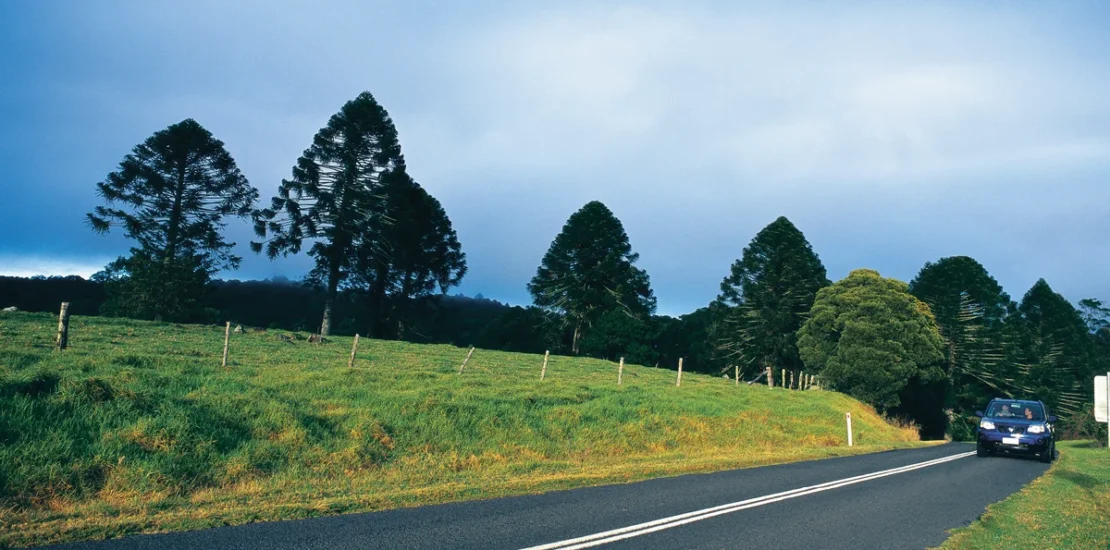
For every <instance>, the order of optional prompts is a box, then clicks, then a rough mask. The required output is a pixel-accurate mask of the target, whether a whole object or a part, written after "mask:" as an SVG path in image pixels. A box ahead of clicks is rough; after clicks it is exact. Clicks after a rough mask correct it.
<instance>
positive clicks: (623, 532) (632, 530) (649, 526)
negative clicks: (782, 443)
mask: <svg viewBox="0 0 1110 550" xmlns="http://www.w3.org/2000/svg"><path fill="white" fill-rule="evenodd" d="M973 454H975V451H970V452H966V453H960V454H956V455H951V456H946V457H943V458H937V459H934V460H927V461H925V462H918V463H916V464H910V465H907V466H901V467H899V468H891V469H889V470H882V471H879V472H873V473H870V474H863V475H858V476H854V477H848V478H844V479H839V480H836V481H829V482H826V483H821V484H818V485H811V486H809V487H801V488H798V489H792V490H790V491H783V492H781V493H774V494H770V495H764V496H761V497H756V498H751V499H747V500H741V501H739V502H733V503H730V504H722V505H720V506H714V507H712V508H706V509H704V510H696V511H693V512H687V513H685V514H679V515H677V516H671V517H667V518H663V519H657V520H654V521H649V522H645V523H638V524H636V525H630V526H628V527H622V528H620V529H613V530H611V531H604V532H601V533H595V534H593V535H586V536H584V537H578V538H573V539H567V540H563V541H559V542H552V543H549V544H543V545H540V546H532V547H529V548H525V549H524V550H579V549H581V548H591V547H594V546H600V545H602V544H608V543H610V542H616V541H619V540H624V539H630V538H633V537H638V536H641V535H646V534H648V533H654V532H656V531H662V530H664V529H670V528H672V527H678V526H680V525H686V524H688V523H693V522H695V521H701V520H704V519H709V518H711V517H715V516H719V515H722V514H729V513H732V512H738V511H740V510H746V509H748V508H755V507H757V506H763V505H765V504H771V503H773V502H779V501H782V500H787V499H791V498H796V497H800V496H805V495H811V494H813V493H820V492H822V491H828V490H831V489H836V488H838V487H844V486H847V485H854V484H856V483H863V482H864V481H870V480H872V479H878V478H881V477H886V476H892V475H896V474H901V473H905V472H910V471H913V470H919V469H921V468H928V467H929V466H934V465H937V464H943V463H945V462H951V461H953V460H959V459H961V458H965V457H969V456H971V455H973Z"/></svg>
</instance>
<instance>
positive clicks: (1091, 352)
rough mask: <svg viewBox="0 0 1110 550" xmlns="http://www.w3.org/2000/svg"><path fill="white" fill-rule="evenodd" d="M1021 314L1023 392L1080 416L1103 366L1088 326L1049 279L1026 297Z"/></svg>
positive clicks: (1019, 336) (1020, 308) (1055, 407)
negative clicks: (1096, 371) (1098, 368)
mask: <svg viewBox="0 0 1110 550" xmlns="http://www.w3.org/2000/svg"><path fill="white" fill-rule="evenodd" d="M1018 311H1019V312H1020V314H1021V317H1020V321H1019V324H1018V325H1017V326H1016V327H1014V328H1015V329H1016V331H1017V333H1018V338H1019V341H1020V345H1021V348H1020V353H1021V357H1022V361H1021V362H1020V364H1019V365H1018V371H1019V373H1020V378H1019V379H1018V380H1017V386H1018V390H1019V391H1020V392H1022V393H1023V394H1025V395H1027V396H1029V397H1030V398H1038V399H1041V400H1044V401H1046V402H1047V403H1048V405H1049V407H1050V408H1054V409H1060V411H1061V412H1062V413H1063V414H1062V415H1061V416H1070V415H1071V414H1074V413H1076V412H1078V411H1079V410H1080V409H1082V408H1083V407H1084V403H1085V402H1086V400H1087V399H1088V398H1089V396H1090V392H1089V389H1090V384H1091V376H1092V375H1093V374H1094V368H1095V366H1096V364H1097V363H1098V361H1097V358H1096V356H1095V349H1094V346H1093V344H1092V341H1091V338H1090V335H1089V332H1088V329H1087V325H1086V323H1084V321H1083V318H1082V317H1081V316H1080V314H1079V312H1078V311H1076V309H1075V307H1073V306H1072V305H1071V303H1070V302H1068V301H1067V299H1065V298H1064V297H1063V296H1061V295H1059V294H1057V293H1056V292H1055V291H1053V290H1052V287H1050V286H1049V285H1048V283H1047V282H1045V280H1044V279H1040V280H1038V281H1037V282H1036V283H1034V284H1033V287H1032V288H1030V289H1029V291H1028V292H1026V293H1025V296H1024V297H1022V299H1021V304H1020V305H1019V306H1018Z"/></svg>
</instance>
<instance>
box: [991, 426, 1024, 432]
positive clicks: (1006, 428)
mask: <svg viewBox="0 0 1110 550" xmlns="http://www.w3.org/2000/svg"><path fill="white" fill-rule="evenodd" d="M997 429H998V433H1003V434H1011V433H1013V434H1023V433H1025V427H1024V426H1002V425H998V428H997Z"/></svg>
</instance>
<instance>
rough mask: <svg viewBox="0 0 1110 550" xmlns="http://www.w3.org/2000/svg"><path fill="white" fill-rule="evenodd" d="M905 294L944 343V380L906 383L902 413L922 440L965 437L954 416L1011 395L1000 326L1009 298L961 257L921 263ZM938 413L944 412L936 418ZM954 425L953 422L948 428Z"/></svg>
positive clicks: (983, 271) (967, 429) (974, 264)
mask: <svg viewBox="0 0 1110 550" xmlns="http://www.w3.org/2000/svg"><path fill="white" fill-rule="evenodd" d="M910 293H911V294H913V295H914V296H916V297H917V298H918V299H919V300H921V301H923V302H925V303H926V304H928V305H929V309H930V310H931V311H932V312H933V314H934V315H935V317H936V321H937V326H938V327H939V329H940V334H941V336H942V337H943V338H944V344H945V346H944V347H945V349H944V353H945V372H946V377H945V379H944V380H941V381H938V382H937V383H936V384H933V385H930V386H929V387H921V386H918V385H916V384H913V385H911V388H910V389H911V392H910V393H911V395H906V396H905V398H904V399H903V404H904V405H907V406H908V408H907V409H906V410H905V411H904V412H906V413H908V414H910V415H911V416H913V417H914V418H916V419H917V422H918V424H920V425H921V426H922V431H923V433H925V434H926V435H928V436H931V437H939V436H941V435H943V430H944V429H945V428H946V426H945V424H946V423H949V424H951V425H950V426H948V427H949V428H951V429H952V430H954V431H951V430H950V434H951V435H953V436H954V437H960V438H962V437H965V436H967V435H970V434H971V431H970V427H971V426H965V425H963V423H961V422H960V418H963V417H967V416H970V413H971V411H974V410H976V409H978V408H981V407H982V405H983V403H985V402H986V401H988V400H989V399H990V398H992V397H997V396H1000V395H1013V387H1012V386H1013V384H1012V383H1011V382H1010V380H1012V378H1013V373H1012V368H1011V364H1010V361H1008V360H1007V359H1008V357H1007V355H1006V345H1005V344H1006V342H1005V332H1004V330H1003V329H1004V323H1005V321H1006V319H1007V315H1008V312H1009V311H1010V309H1012V304H1011V301H1010V297H1009V296H1008V295H1007V294H1006V293H1005V292H1003V290H1002V287H1001V286H999V284H998V282H997V281H996V280H995V279H994V277H991V276H990V274H989V273H987V270H986V269H985V268H984V267H983V266H982V265H981V264H980V263H979V262H977V261H975V260H974V259H972V258H969V257H967V256H953V257H948V258H941V259H940V260H938V261H937V262H936V263H932V262H929V263H926V264H925V266H924V267H922V268H921V271H920V272H919V273H918V274H917V277H915V278H914V279H913V281H910ZM942 411H944V413H946V414H941V412H942ZM952 423H954V424H952Z"/></svg>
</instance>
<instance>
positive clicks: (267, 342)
mask: <svg viewBox="0 0 1110 550" xmlns="http://www.w3.org/2000/svg"><path fill="white" fill-rule="evenodd" d="M55 327H56V321H55V319H53V318H52V317H51V316H50V315H44V314H22V313H18V314H2V316H0V546H2V545H4V544H8V545H13V546H31V545H39V544H46V543H53V542H62V541H73V540H84V539H99V538H111V537H119V536H123V535H128V534H133V533H140V532H157V531H170V530H185V529H197V528H203V527H212V526H219V525H229V524H241V523H247V522H252V521H263V520H278V519H291V518H304V517H311V516H319V515H324V514H334V513H342V512H356V511H373V510H383V509H389V508H396V507H403V506H416V505H424V504H433V503H441V502H450V501H459V500H467V499H475V498H491V497H498V496H506V495H518V494H526V493H535V492H541V491H548V490H554V489H565V488H571V487H581V486H587V485H597V484H601V483H610V482H624V481H632V480H637V479H645V478H649V477H657V476H663V475H675V474H680V473H690V472H708V471H713V470H721V469H726V468H739V467H749V466H757V465H764V464H772V463H782V462H790V461H795V460H804V459H814V458H823V457H831V456H842V455H847V454H859V453H865V452H870V451H877V450H883V449H891V448H898V447H907V446H913V445H920V444H921V443H920V442H918V441H917V435H916V433H915V431H914V430H913V429H912V428H909V427H900V426H894V425H891V424H889V423H887V422H885V421H884V420H883V419H882V418H881V417H879V415H877V414H876V413H875V411H874V410H873V409H872V408H870V407H868V406H866V405H863V404H861V403H859V402H857V401H855V400H853V399H850V398H848V397H846V396H844V395H841V394H837V393H833V392H825V391H808V392H799V391H786V390H783V389H781V388H776V389H769V388H767V387H765V386H760V385H755V386H750V387H749V386H746V385H741V386H739V387H737V386H734V385H733V384H732V383H731V381H729V380H724V379H721V378H718V377H712V376H704V375H696V374H687V375H686V376H684V377H683V380H682V386H681V387H677V388H676V387H675V384H674V375H675V373H674V371H670V370H664V369H655V368H646V367H641V366H634V365H626V368H625V372H624V385H622V386H617V384H616V365H615V364H613V363H610V362H606V361H600V360H593V359H581V358H571V357H552V358H551V361H550V363H549V364H548V369H547V379H546V380H544V381H542V382H541V381H540V380H539V371H540V366H541V364H542V356H535V355H527V354H517V353H505V352H496V351H485V350H478V351H476V352H475V353H474V356H473V357H472V358H471V359H470V362H469V363H468V364H467V366H466V370H465V372H463V373H462V374H458V373H457V370H458V367H459V364H460V362H461V361H462V359H463V357H464V356H465V355H466V350H462V349H459V348H455V347H453V346H441V345H415V344H408V343H403V342H385V341H375V340H362V341H361V342H360V346H359V354H358V359H357V361H356V363H355V366H354V368H348V367H347V359H348V357H349V353H350V346H351V339H350V338H342V337H340V338H334V339H332V340H331V341H329V342H328V343H325V344H320V345H315V344H309V343H307V342H306V341H305V338H304V336H305V335H303V334H301V335H298V334H292V333H288V332H284V331H248V332H247V333H245V334H234V335H233V336H232V341H231V350H230V362H229V366H228V367H227V368H221V366H220V358H221V354H222V351H223V327H210V326H183V325H173V324H162V323H148V322H139V321H128V320H119V319H104V318H86V317H75V318H73V319H72V321H71V324H70V327H71V328H70V346H71V348H70V349H68V350H66V351H65V352H55V351H53V350H52V349H51V348H52V340H53V333H54V329H55ZM846 411H850V412H851V413H852V417H853V425H854V428H855V441H856V446H855V447H853V448H851V449H849V448H847V447H846V446H845V444H844V433H843V430H844V425H843V421H844V412H846Z"/></svg>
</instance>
